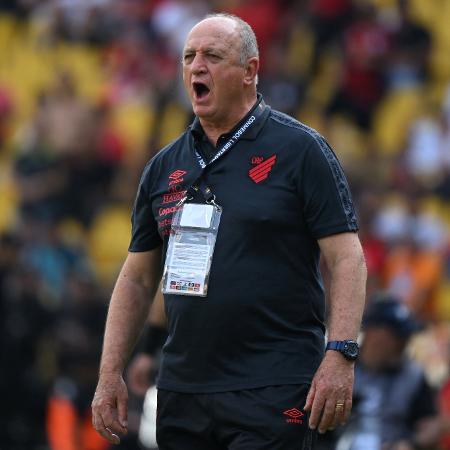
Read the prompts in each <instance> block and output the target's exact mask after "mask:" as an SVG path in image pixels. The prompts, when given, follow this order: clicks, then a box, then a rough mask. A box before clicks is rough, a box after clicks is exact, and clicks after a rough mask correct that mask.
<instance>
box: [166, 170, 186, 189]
mask: <svg viewBox="0 0 450 450" xmlns="http://www.w3.org/2000/svg"><path fill="white" fill-rule="evenodd" d="M186 174H187V172H186V171H185V170H180V169H177V170H175V172H172V173H171V174H170V175H169V186H174V185H177V184H179V183H182V182H183V181H184V179H183V175H186Z"/></svg>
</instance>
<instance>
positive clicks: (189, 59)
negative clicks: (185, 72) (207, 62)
mask: <svg viewBox="0 0 450 450" xmlns="http://www.w3.org/2000/svg"><path fill="white" fill-rule="evenodd" d="M193 59H194V55H193V54H192V53H188V54H187V55H184V56H183V62H185V63H190V62H192V60H193Z"/></svg>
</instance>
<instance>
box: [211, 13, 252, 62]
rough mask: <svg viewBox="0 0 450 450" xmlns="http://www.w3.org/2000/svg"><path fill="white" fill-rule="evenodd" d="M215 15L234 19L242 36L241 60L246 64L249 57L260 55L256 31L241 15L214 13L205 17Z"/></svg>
mask: <svg viewBox="0 0 450 450" xmlns="http://www.w3.org/2000/svg"><path fill="white" fill-rule="evenodd" d="M214 17H224V18H226V19H231V20H233V21H234V22H235V23H236V24H237V26H238V32H239V36H240V38H241V51H240V53H239V62H240V64H242V65H245V64H246V62H247V60H248V59H249V58H253V57H255V56H256V57H259V51H258V42H257V41H256V36H255V32H254V31H253V29H252V27H251V26H250V25H249V24H248V23H247V22H246V21H245V20H242V19H241V18H240V17H238V16H235V15H234V14H227V13H214V14H208V15H207V16H206V17H205V19H212V18H214Z"/></svg>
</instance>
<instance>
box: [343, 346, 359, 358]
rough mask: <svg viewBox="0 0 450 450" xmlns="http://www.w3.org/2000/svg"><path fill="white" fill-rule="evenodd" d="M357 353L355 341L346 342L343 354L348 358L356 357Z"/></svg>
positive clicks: (357, 347) (357, 348)
mask: <svg viewBox="0 0 450 450" xmlns="http://www.w3.org/2000/svg"><path fill="white" fill-rule="evenodd" d="M358 353H359V346H358V344H357V343H356V342H346V344H345V347H344V354H345V356H346V357H347V358H348V359H356V358H357V357H358Z"/></svg>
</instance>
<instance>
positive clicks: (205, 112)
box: [192, 103, 212, 119]
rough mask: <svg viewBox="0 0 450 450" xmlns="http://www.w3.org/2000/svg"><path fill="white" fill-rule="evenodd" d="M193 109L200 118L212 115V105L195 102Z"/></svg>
mask: <svg viewBox="0 0 450 450" xmlns="http://www.w3.org/2000/svg"><path fill="white" fill-rule="evenodd" d="M192 110H193V111H194V114H195V115H196V116H197V117H199V118H205V119H206V118H208V117H210V116H211V115H212V109H211V106H207V105H198V104H195V103H193V105H192Z"/></svg>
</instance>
